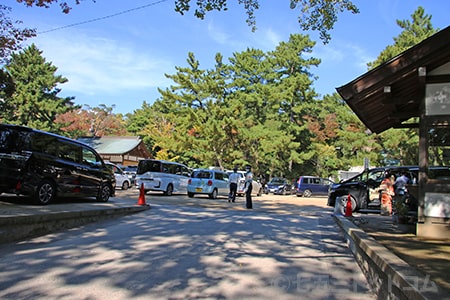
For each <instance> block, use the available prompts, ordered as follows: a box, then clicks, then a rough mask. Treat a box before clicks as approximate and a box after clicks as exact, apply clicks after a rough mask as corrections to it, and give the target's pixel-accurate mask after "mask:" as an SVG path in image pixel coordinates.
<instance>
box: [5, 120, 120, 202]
mask: <svg viewBox="0 0 450 300" xmlns="http://www.w3.org/2000/svg"><path fill="white" fill-rule="evenodd" d="M115 186H116V181H115V178H114V174H113V173H112V172H111V170H110V169H109V168H107V167H106V165H105V163H104V162H103V160H102V158H101V157H100V155H99V154H98V153H97V152H96V151H95V150H94V149H93V148H92V147H90V146H88V145H85V144H83V143H81V142H78V141H75V140H72V139H69V138H66V137H63V136H60V135H56V134H52V133H48V132H45V131H40V130H35V129H32V128H29V127H24V126H17V125H9V124H0V194H2V193H12V194H17V195H28V196H31V197H32V198H33V199H34V200H35V202H36V203H37V204H41V205H45V204H48V203H50V202H52V201H53V200H54V199H55V197H96V199H97V201H101V202H107V201H108V200H109V197H113V196H114V193H115Z"/></svg>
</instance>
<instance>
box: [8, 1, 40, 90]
mask: <svg viewBox="0 0 450 300" xmlns="http://www.w3.org/2000/svg"><path fill="white" fill-rule="evenodd" d="M10 12H11V8H10V7H7V6H5V5H3V4H0V64H3V63H7V61H8V58H9V57H10V55H11V53H13V52H14V51H17V50H20V49H21V46H22V42H24V41H25V40H26V39H28V38H30V37H33V36H35V35H36V30H35V29H30V28H19V26H20V24H22V22H21V21H19V20H16V21H13V20H11V19H10V18H9V17H8V14H9V13H10ZM2 83H3V82H0V84H2Z"/></svg>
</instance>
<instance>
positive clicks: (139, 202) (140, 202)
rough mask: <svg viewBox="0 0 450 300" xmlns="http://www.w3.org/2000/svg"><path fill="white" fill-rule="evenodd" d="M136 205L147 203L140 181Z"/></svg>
mask: <svg viewBox="0 0 450 300" xmlns="http://www.w3.org/2000/svg"><path fill="white" fill-rule="evenodd" d="M137 205H147V204H146V203H145V189H144V184H143V183H141V188H140V189H139V199H138V203H137Z"/></svg>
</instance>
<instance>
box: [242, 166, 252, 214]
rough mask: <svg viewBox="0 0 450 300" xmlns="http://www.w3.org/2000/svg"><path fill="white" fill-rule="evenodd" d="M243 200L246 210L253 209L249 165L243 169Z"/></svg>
mask: <svg viewBox="0 0 450 300" xmlns="http://www.w3.org/2000/svg"><path fill="white" fill-rule="evenodd" d="M245 171H246V173H245V189H244V191H245V200H246V203H245V205H246V207H247V208H248V209H250V208H253V203H252V182H253V173H252V168H251V166H250V165H247V166H246V167H245Z"/></svg>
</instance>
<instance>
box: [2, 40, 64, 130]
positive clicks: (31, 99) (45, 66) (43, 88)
mask: <svg viewBox="0 0 450 300" xmlns="http://www.w3.org/2000/svg"><path fill="white" fill-rule="evenodd" d="M5 70H6V72H7V73H8V75H9V76H10V78H11V80H12V82H13V83H14V91H13V92H12V94H11V95H10V96H8V97H6V98H5V99H4V101H3V102H2V103H1V104H0V106H1V111H0V119H1V121H2V122H4V123H11V124H18V125H25V126H30V127H33V128H37V129H42V130H46V131H53V132H56V131H58V128H57V126H56V124H55V123H54V120H55V118H56V115H58V114H62V113H65V112H67V111H69V110H71V109H72V106H73V103H72V101H71V100H72V98H60V97H58V93H59V92H60V91H61V90H60V89H59V88H58V87H57V86H58V84H62V83H65V82H67V79H66V78H64V77H62V76H61V75H55V72H56V70H57V68H56V67H55V66H53V65H52V64H51V63H50V62H46V61H45V58H44V57H43V56H42V52H41V51H40V50H39V49H38V48H37V47H36V46H35V45H34V44H33V45H31V46H29V47H28V48H26V49H24V50H23V51H21V52H19V53H15V54H13V55H12V59H11V62H10V63H8V64H7V65H6V66H5Z"/></svg>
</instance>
